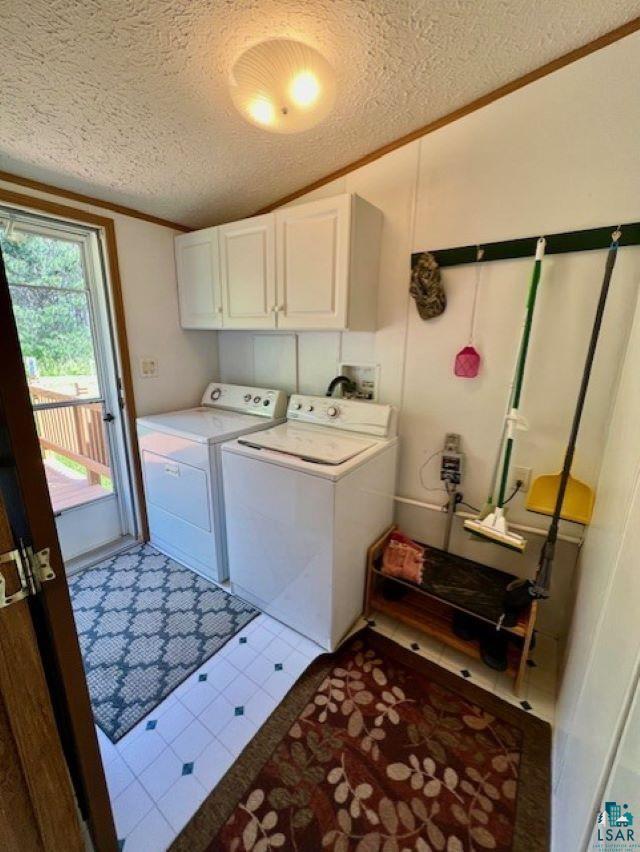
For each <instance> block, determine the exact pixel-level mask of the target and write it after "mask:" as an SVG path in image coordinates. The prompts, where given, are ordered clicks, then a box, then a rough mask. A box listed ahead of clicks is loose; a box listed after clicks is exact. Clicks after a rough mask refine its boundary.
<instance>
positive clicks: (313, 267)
mask: <svg viewBox="0 0 640 852" xmlns="http://www.w3.org/2000/svg"><path fill="white" fill-rule="evenodd" d="M275 215H276V249H277V293H278V328H287V329H351V330H354V331H365V330H373V329H375V328H376V320H377V302H378V262H379V254H380V232H381V226H382V214H381V213H380V211H379V210H378V209H377V208H375V207H373V206H372V205H371V204H369V203H368V202H366V201H364V200H363V199H362V198H360V197H359V196H357V195H350V194H346V193H345V194H344V195H337V196H334V197H332V198H325V199H321V200H320V201H311V202H309V203H308V204H299V205H296V206H294V207H287V208H284V209H281V210H278V211H276V214H275Z"/></svg>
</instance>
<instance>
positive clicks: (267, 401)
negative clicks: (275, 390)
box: [262, 399, 271, 406]
mask: <svg viewBox="0 0 640 852" xmlns="http://www.w3.org/2000/svg"><path fill="white" fill-rule="evenodd" d="M262 404H263V405H264V406H267V405H271V400H270V399H263V400H262Z"/></svg>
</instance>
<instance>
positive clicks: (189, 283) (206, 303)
mask: <svg viewBox="0 0 640 852" xmlns="http://www.w3.org/2000/svg"><path fill="white" fill-rule="evenodd" d="M175 245H176V271H177V275H178V302H179V305H180V325H181V326H182V327H183V328H221V326H222V304H221V301H220V267H219V262H218V260H219V259H218V229H217V228H205V229H204V230H202V231H194V232H193V233H190V234H182V235H181V236H179V237H176V242H175Z"/></svg>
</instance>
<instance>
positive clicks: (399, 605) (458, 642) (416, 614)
mask: <svg viewBox="0 0 640 852" xmlns="http://www.w3.org/2000/svg"><path fill="white" fill-rule="evenodd" d="M371 608H372V609H375V610H376V611H378V612H382V613H385V614H386V615H389V616H391V618H396V619H398V621H402V622H403V623H404V624H407V625H409V627H413V628H415V629H416V630H421V631H422V632H423V633H427V634H429V636H433V637H434V639H438V640H439V641H440V642H444V644H445V645H447V646H449V647H450V648H454V649H455V650H456V651H460V652H461V653H463V654H467V655H468V656H469V657H473V658H474V659H475V660H479V659H481V657H480V648H479V646H478V643H477V642H476V641H472V642H466V641H465V640H464V639H461V638H460V637H459V636H456V634H455V633H454V632H453V630H452V628H451V607H449V606H447V605H446V604H439V602H438V601H435V600H433V599H429V598H427V597H425V596H424V595H420V594H417V593H415V592H413V593H411V592H409V593H408V594H407V596H406V597H404V598H403V599H402V600H399V601H390V600H387V599H386V598H385V597H383V595H381V594H380V593H376V592H375V591H374V593H373V594H372V596H371ZM519 664H520V652H519V651H518V649H517V648H516V647H515V646H514V645H513V644H512V643H511V644H510V646H509V654H508V668H507V671H508V673H509V674H510V675H512V677H515V676H516V675H517V674H518V666H519Z"/></svg>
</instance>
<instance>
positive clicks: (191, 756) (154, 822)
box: [98, 614, 557, 852]
mask: <svg viewBox="0 0 640 852" xmlns="http://www.w3.org/2000/svg"><path fill="white" fill-rule="evenodd" d="M364 623H365V622H364V621H363V620H361V621H360V622H359V624H358V625H357V626H356V629H359V627H360V626H362V625H363V624H364ZM370 623H371V626H372V627H373V628H374V629H375V630H378V631H379V632H380V633H382V634H384V635H386V636H388V637H390V638H392V639H393V640H394V641H396V642H398V643H399V644H400V645H403V646H405V647H407V648H410V649H411V650H412V651H414V652H415V653H417V654H419V655H421V656H424V657H427V658H428V659H430V660H432V661H434V662H436V663H438V664H439V665H441V666H444V667H445V668H447V669H449V670H450V671H452V672H455V673H456V674H459V675H460V677H465V678H466V679H469V680H471V681H472V682H474V683H477V684H478V685H479V686H481V687H483V688H484V689H487V690H488V691H490V692H494V693H496V694H497V695H499V696H500V697H502V698H504V699H505V700H506V701H509V702H510V703H512V704H516V705H521V703H522V702H523V701H524V702H525V704H522V706H523V707H524V709H526V710H527V711H528V712H530V713H533V714H535V715H538V716H540V717H542V718H543V719H546V720H547V721H549V722H553V713H554V703H555V679H556V676H555V672H556V664H557V649H556V643H555V641H554V640H552V639H549V638H548V637H545V636H541V635H539V636H538V644H537V646H536V649H535V651H534V652H533V654H532V660H533V662H534V665H532V666H531V667H530V670H529V673H528V679H527V686H526V691H525V695H524V696H522V697H520V698H516V696H515V695H514V694H513V691H512V684H511V681H510V680H508V679H507V678H506V677H504V676H503V675H500V674H498V673H497V672H493V671H491V669H488V668H487V667H486V666H485V665H483V664H482V663H481V662H478V661H475V660H472V659H470V658H468V657H466V656H463V655H461V654H458V653H456V652H455V651H452V650H451V649H448V648H446V647H445V646H444V645H442V644H441V643H439V642H435V641H434V640H432V639H431V638H430V637H429V636H427V635H426V634H424V633H420V632H419V631H416V630H411V629H410V628H408V627H406V626H404V625H402V624H400V623H399V622H396V621H393V620H392V619H390V618H388V617H387V616H385V615H381V614H375V615H374V617H373V619H371V621H370ZM322 652H323V650H322V648H320V646H318V645H316V644H315V643H314V642H311V641H310V640H308V639H305V638H304V637H302V636H300V635H299V634H298V633H296V632H295V631H293V630H290V629H289V628H288V627H285V626H284V625H282V624H280V622H278V621H275V620H274V619H272V618H270V617H269V616H267V615H264V614H261V615H259V616H258V617H257V618H255V619H254V620H253V621H252V622H250V623H249V624H248V625H247V626H246V627H245V628H244V629H243V630H242V631H241V632H240V633H238V634H237V635H236V636H234V637H233V638H232V639H231V640H230V641H229V642H228V643H227V644H226V645H225V646H224V647H223V648H222V649H221V650H220V651H219V652H218V653H217V654H216V655H215V656H213V657H211V658H210V659H209V660H207V662H206V663H205V664H204V665H203V666H201V667H200V668H199V669H197V670H196V671H195V672H194V673H193V674H192V675H190V677H189V678H187V680H185V681H184V683H182V684H181V685H180V686H178V687H177V688H176V689H175V690H174V691H173V692H172V693H171V694H170V695H169V696H167V698H165V700H164V701H163V702H162V703H161V704H160V705H158V706H157V707H156V708H154V710H153V711H152V712H151V713H149V714H148V716H146V717H145V718H144V719H142V720H141V721H140V722H139V723H138V724H137V725H136V726H135V728H133V729H132V730H131V731H129V733H128V734H126V735H125V736H124V737H123V738H122V739H121V740H120V741H119V742H118V743H117V744H116V745H114V744H112V743H111V742H110V740H109V739H108V738H107V737H106V736H105V735H104V734H103V733H102V731H100V730H98V740H99V743H100V750H101V752H102V758H103V762H104V767H105V774H106V777H107V784H108V787H109V793H110V796H111V801H112V806H113V812H114V818H115V822H116V830H117V833H118V837H119V839H120V847H121V848H124V849H125V850H126V852H147V851H148V852H162V850H165V849H166V848H167V847H168V846H169V844H170V843H171V842H172V841H173V839H174V838H175V837H176V835H177V834H178V833H179V832H180V830H181V829H182V828H183V827H184V825H185V824H186V823H187V822H188V820H189V819H190V818H191V816H192V815H193V814H194V813H195V811H196V810H197V809H198V807H199V806H200V804H201V803H202V801H203V800H204V798H205V797H206V796H207V795H208V794H209V793H210V792H211V790H213V788H214V787H215V786H216V784H217V783H218V781H219V780H220V779H221V778H222V776H223V775H224V774H225V772H226V771H227V769H228V768H229V766H230V765H231V764H232V763H233V761H234V759H235V758H236V757H237V756H238V755H239V754H240V752H241V751H242V749H243V748H244V746H245V745H246V744H247V743H248V742H249V740H250V739H251V738H252V737H253V736H254V734H255V733H256V732H257V730H258V729H259V727H260V725H262V724H263V722H265V721H266V719H267V717H268V716H269V714H270V713H271V712H272V711H273V709H274V708H275V707H276V705H277V704H278V703H279V702H280V701H281V700H282V698H283V697H284V695H285V694H286V693H287V692H288V690H289V689H290V688H291V686H292V685H293V684H294V683H295V681H296V679H297V678H298V677H299V676H300V675H301V674H302V672H303V671H304V670H305V669H306V667H307V666H308V665H309V663H310V662H311V661H312V660H313V659H315V658H316V657H317V656H318V655H319V654H321V653H322ZM463 672H464V674H463Z"/></svg>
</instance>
